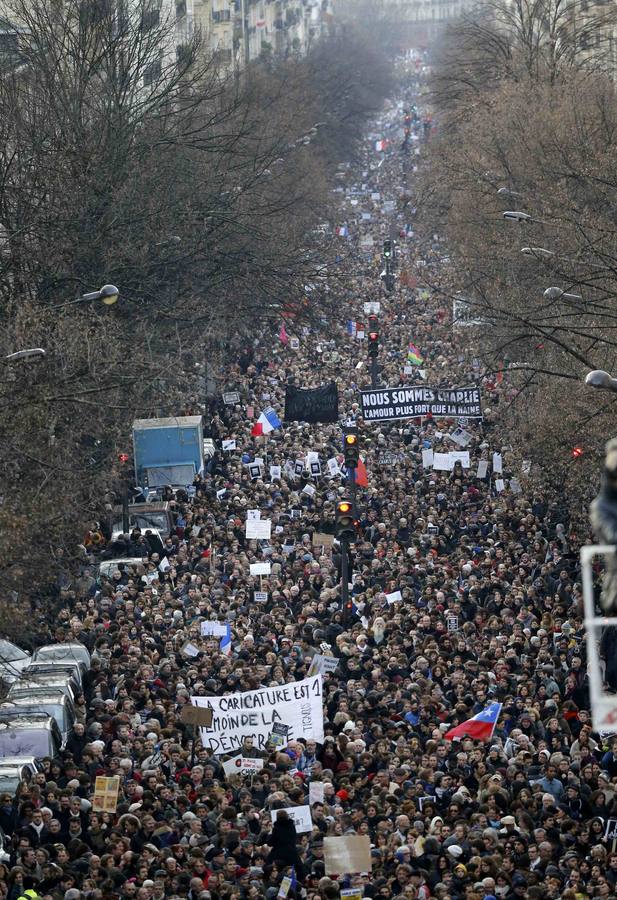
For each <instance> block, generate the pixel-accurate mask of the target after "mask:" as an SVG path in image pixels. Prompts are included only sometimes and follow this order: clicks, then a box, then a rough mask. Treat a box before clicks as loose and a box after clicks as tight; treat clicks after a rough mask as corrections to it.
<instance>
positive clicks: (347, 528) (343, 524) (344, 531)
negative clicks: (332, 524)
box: [336, 497, 356, 541]
mask: <svg viewBox="0 0 617 900" xmlns="http://www.w3.org/2000/svg"><path fill="white" fill-rule="evenodd" d="M355 536H356V526H355V524H354V509H353V501H352V500H350V499H349V498H348V497H343V498H342V499H341V500H339V501H338V502H337V504H336V538H337V540H339V541H350V540H353V539H354V538H355Z"/></svg>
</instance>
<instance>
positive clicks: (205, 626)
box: [201, 621, 227, 637]
mask: <svg viewBox="0 0 617 900" xmlns="http://www.w3.org/2000/svg"><path fill="white" fill-rule="evenodd" d="M201 633H202V635H203V637H224V636H225V635H226V634H227V625H226V624H225V623H224V622H211V621H208V622H202V623H201Z"/></svg>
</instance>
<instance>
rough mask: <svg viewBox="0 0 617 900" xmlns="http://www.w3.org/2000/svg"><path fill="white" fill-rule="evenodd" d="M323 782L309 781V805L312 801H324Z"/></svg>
mask: <svg viewBox="0 0 617 900" xmlns="http://www.w3.org/2000/svg"><path fill="white" fill-rule="evenodd" d="M324 796H325V795H324V783H323V781H310V782H309V806H312V805H313V803H323V801H324Z"/></svg>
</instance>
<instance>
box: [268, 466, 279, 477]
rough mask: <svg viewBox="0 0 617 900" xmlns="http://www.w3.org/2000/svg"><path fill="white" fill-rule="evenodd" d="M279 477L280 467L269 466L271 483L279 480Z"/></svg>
mask: <svg viewBox="0 0 617 900" xmlns="http://www.w3.org/2000/svg"><path fill="white" fill-rule="evenodd" d="M280 477H281V467H280V466H270V478H271V479H272V481H276V480H280Z"/></svg>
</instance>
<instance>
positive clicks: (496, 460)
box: [493, 453, 503, 474]
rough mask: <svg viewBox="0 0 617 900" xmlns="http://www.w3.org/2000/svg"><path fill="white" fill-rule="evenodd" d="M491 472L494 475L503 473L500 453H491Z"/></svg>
mask: <svg viewBox="0 0 617 900" xmlns="http://www.w3.org/2000/svg"><path fill="white" fill-rule="evenodd" d="M493 472H495V474H499V473H500V472H503V464H502V459H501V453H493Z"/></svg>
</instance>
